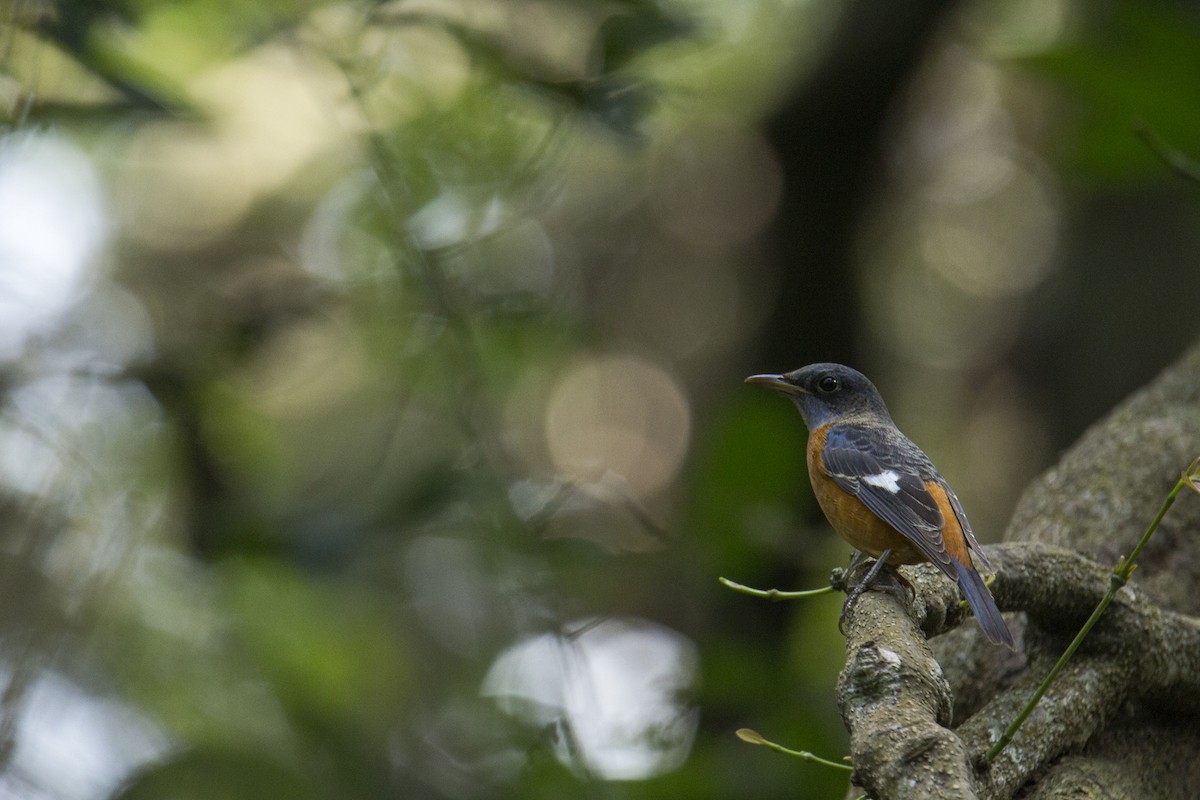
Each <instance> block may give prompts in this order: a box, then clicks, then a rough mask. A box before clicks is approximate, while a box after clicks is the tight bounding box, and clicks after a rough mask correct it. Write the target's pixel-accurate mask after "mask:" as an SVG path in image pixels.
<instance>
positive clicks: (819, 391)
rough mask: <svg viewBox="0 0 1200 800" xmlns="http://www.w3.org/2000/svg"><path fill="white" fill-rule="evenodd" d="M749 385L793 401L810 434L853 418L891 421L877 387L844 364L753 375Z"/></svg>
mask: <svg viewBox="0 0 1200 800" xmlns="http://www.w3.org/2000/svg"><path fill="white" fill-rule="evenodd" d="M746 383H758V384H761V385H763V386H769V387H771V388H772V389H775V390H776V391H779V392H782V393H783V394H786V395H787V396H788V397H790V398H792V401H793V402H794V403H795V404H796V407H797V408H799V409H800V416H802V417H804V424H805V425H806V426H807V427H808V429H809V430H810V431H813V430H816V429H817V428H819V427H821V426H822V425H824V424H826V423H828V422H837V421H839V420H843V419H849V418H852V417H860V418H861V417H882V418H883V419H884V420H887V421H890V420H891V415H890V414H888V410H887V406H885V405H884V404H883V398H882V397H880V396H879V390H878V389H876V388H875V384H873V383H871V381H869V380H868V379H867V376H866V375H863V374H862V373H861V372H859V371H858V370H856V369H851V368H850V367H847V366H843V365H842V364H809V365H808V366H807V367H801V368H800V369H798V370H794V371H792V372H785V373H783V374H782V375H751V376H750V377H749V378H746Z"/></svg>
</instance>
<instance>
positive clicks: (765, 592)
mask: <svg viewBox="0 0 1200 800" xmlns="http://www.w3.org/2000/svg"><path fill="white" fill-rule="evenodd" d="M717 580H718V581H720V582H721V585H722V586H725V587H727V588H730V589H733V590H734V591H735V592H741V593H742V594H748V595H750V596H751V597H761V598H763V599H764V600H770V601H771V602H773V603H777V602H779V601H780V600H799V599H801V598H804V597H816V596H817V595H819V594H829V593H830V592H832V591H833V587H832V586H825V587H822V588H820V589H807V590H805V591H803V592H781V591H779V590H778V589H752V588H750V587H749V586H743V585H742V584H740V583H734V582H733V581H731V580H729V579H728V578H717Z"/></svg>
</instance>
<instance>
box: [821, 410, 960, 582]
mask: <svg viewBox="0 0 1200 800" xmlns="http://www.w3.org/2000/svg"><path fill="white" fill-rule="evenodd" d="M821 461H822V464H823V466H824V467H825V471H826V472H827V473H828V474H829V476H830V477H831V478H833V479H834V481H836V482H837V484H838V485H839V486H840V487H842V488H843V489H845V490H846V491H847V492H849V493H850V494H852V495H854V496H855V497H857V498H858V499H859V500H861V501H862V503H863V505H865V506H866V507H867V508H868V509H870V511H871V513H873V514H875V516H877V517H879V518H880V519H882V520H883V521H884V522H886V523H888V524H889V525H891V526H892V527H893V528H895V529H896V530H897V531H899V532H900V533H901V534H903V535H904V536H905V537H906V538H907V539H908V540H909V541H911V542H912V543H913V544H915V545H916V546H917V548H919V549H920V551H921V552H922V553H924V554H925V556H926V557H927V558H928V559H929V560H930V561H932V562H933V563H934V564H935V565H937V567H938V569H940V570H941V571H942V572H944V573H946V574H947V575H948V576H950V577H951V578H956V577H957V576H956V573H955V568H954V565H953V563H952V559H951V557H950V554H949V553H948V552H946V545H945V542H944V541H943V539H942V529H943V528H944V527H945V525H946V520H945V518H944V517H943V516H942V512H941V511H940V510H939V509H938V504H937V501H936V500H934V498H933V495H932V494H930V492H929V489H928V488H926V486H925V482H926V481H927V480H937V481H938V482H939V483H942V485H943V486H944V481H942V480H941V476H940V475H938V473H937V470H936V469H934V467H933V464H932V463H931V462H930V461H929V457H928V456H926V455H925V453H923V452H922V451H921V449H920V448H919V447H917V446H916V445H915V444H913V443H912V442H910V441H909V440H908V439H906V438H904V437H903V436H898V437H897V436H887V435H885V433H884V432H882V431H881V430H880V429H878V428H874V427H868V426H864V425H856V424H846V423H844V424H835V425H832V426H831V427H830V428H829V430H828V433H827V434H826V438H825V447H824V449H823V450H822V453H821ZM945 488H946V494H947V496H948V497H951V498H954V495H953V493H952V492H951V491H950V490H949V487H945ZM951 503H952V505H953V507H954V510H955V514H956V515H957V516H958V517H959V521H960V522H961V523H962V524H963V530H964V531H969V530H970V529H969V528H967V526H966V515H965V514H962V513H961V506H960V505H959V504H958V499H957V498H954V499H953V500H951Z"/></svg>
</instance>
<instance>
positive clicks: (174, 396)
mask: <svg viewBox="0 0 1200 800" xmlns="http://www.w3.org/2000/svg"><path fill="white" fill-rule="evenodd" d="M1198 6H1200V4H1197V3H1184V2H1162V1H1161V0H1156V1H1155V2H1142V1H1141V0H1137V1H1135V0H1125V1H1124V2H1080V1H1079V0H1074V1H1072V0H1014V1H1013V2H1003V3H999V2H988V1H987V0H960V1H959V2H945V1H943V2H930V1H929V0H917V1H916V2H908V3H875V2H869V0H857V1H856V0H840V1H836V0H835V1H833V2H830V1H828V0H824V1H822V2H814V1H813V0H738V2H727V1H724V0H662V2H654V1H653V0H608V1H607V2H600V1H599V0H595V1H592V0H408V1H406V0H398V1H397V2H388V3H380V4H375V3H369V2H354V0H346V1H345V2H326V1H325V0H288V1H287V2H278V3H259V2H255V1H254V0H170V2H167V1H166V0H114V2H89V1H85V0H6V2H4V3H3V4H0V8H3V12H2V17H0V108H2V114H3V116H2V117H0V796H2V797H5V798H9V797H11V798H32V799H36V800H41V799H43V798H44V799H45V800H90V799H91V798H105V797H114V796H115V797H121V798H157V797H171V798H182V799H185V800H186V799H189V798H235V799H236V798H262V797H291V798H351V799H357V798H363V799H366V798H385V797H386V798H393V797H430V798H490V797H521V798H551V797H553V798H559V797H585V798H586V797H603V798H658V797H688V798H733V797H745V796H754V797H763V798H773V797H797V796H800V797H814V798H821V797H840V796H841V795H842V794H843V792H844V791H845V774H844V773H838V772H834V771H828V770H822V769H821V768H819V767H814V766H811V765H808V764H805V763H802V762H799V761H796V760H794V759H789V758H786V757H784V756H780V755H776V754H774V753H771V752H769V751H767V750H765V749H763V748H754V747H751V746H749V745H747V744H744V743H742V742H740V741H739V740H737V739H736V738H735V736H734V731H735V730H736V729H737V728H739V727H742V726H751V727H753V728H755V729H757V730H759V731H760V732H761V733H762V734H763V735H764V736H767V737H768V738H770V739H773V740H776V741H779V742H781V743H783V744H786V745H788V746H790V747H794V748H803V749H809V750H813V751H815V752H817V753H818V754H820V755H824V756H827V757H830V758H834V759H837V758H840V757H841V755H842V754H844V753H845V752H846V748H847V745H846V741H845V737H844V733H843V732H842V728H841V724H840V720H839V718H838V712H837V709H836V707H835V704H834V698H833V686H834V682H835V679H836V674H837V671H838V669H839V666H840V664H841V661H842V647H841V637H840V635H839V634H838V632H837V627H836V618H837V612H838V608H839V604H840V599H839V598H837V597H825V598H822V599H819V600H812V601H808V602H805V603H796V604H778V605H772V604H769V603H764V602H761V601H756V600H754V599H752V598H748V597H745V596H743V595H738V594H734V593H732V592H730V591H728V590H726V589H723V588H722V587H721V586H720V585H719V584H718V583H717V577H718V576H726V577H729V578H731V579H734V580H738V581H741V582H744V583H748V584H751V585H756V586H762V587H778V588H789V589H795V588H811V587H816V586H820V585H822V584H823V583H824V582H825V581H826V579H827V576H828V574H829V571H830V569H831V568H833V567H836V566H840V565H842V564H844V563H845V560H846V559H847V557H848V555H849V549H848V547H847V546H846V545H844V544H843V543H841V542H840V540H837V539H836V537H835V536H834V535H833V534H832V533H831V532H830V531H829V529H828V528H827V526H826V525H825V523H824V522H823V521H822V520H821V519H820V516H819V513H818V512H817V510H816V509H815V507H814V505H813V501H812V498H811V495H810V491H809V488H808V485H807V480H806V477H805V473H804V464H803V456H802V453H803V451H802V446H803V441H804V438H803V437H804V429H803V426H802V425H801V422H800V419H799V417H798V415H797V414H796V413H795V411H794V409H793V408H792V407H791V405H790V404H789V403H787V402H786V401H785V400H784V399H782V398H780V397H778V396H775V395H772V394H771V393H769V392H765V391H763V390H761V389H755V388H753V387H746V386H743V385H742V383H741V381H742V378H743V377H745V376H746V375H749V374H751V373H754V372H763V371H785V370H789V369H793V368H795V367H798V366H801V365H802V364H805V363H809V362H812V361H821V360H836V361H843V362H847V363H850V364H852V365H855V366H857V367H859V368H860V369H862V370H864V371H866V372H867V373H868V374H869V375H871V376H872V377H873V378H874V379H875V381H876V383H877V384H879V386H880V387H881V389H882V390H883V393H884V395H885V397H886V398H888V401H889V404H890V406H891V409H892V412H893V415H894V416H895V417H896V419H897V421H898V422H899V423H900V425H901V427H903V428H904V429H905V430H906V431H907V432H908V433H909V434H910V435H911V436H912V437H913V438H915V439H916V440H917V441H919V442H921V443H922V445H923V446H924V447H925V449H926V450H927V451H928V452H929V453H930V454H931V455H932V456H933V458H934V461H935V462H937V463H938V465H939V466H940V468H941V470H942V472H944V473H945V474H946V475H947V476H948V477H949V478H950V479H951V480H952V481H953V483H954V485H955V486H956V488H957V489H958V492H959V494H960V496H961V497H962V499H963V501H964V503H965V505H966V508H967V509H968V511H969V513H970V514H971V516H972V519H973V520H974V525H975V528H976V531H977V533H978V534H979V536H980V538H981V539H982V540H985V541H992V540H995V539H997V538H998V537H999V536H1000V535H1001V533H1002V531H1003V528H1004V525H1005V522H1006V520H1007V517H1008V515H1009V513H1010V511H1011V508H1012V506H1013V503H1014V502H1015V499H1016V497H1017V495H1018V493H1019V491H1020V489H1021V488H1022V486H1023V485H1024V484H1025V483H1026V482H1027V481H1028V480H1030V479H1031V478H1032V477H1033V476H1034V475H1036V474H1037V473H1038V472H1039V471H1040V470H1041V469H1043V468H1044V467H1046V466H1047V465H1048V464H1050V463H1052V462H1053V460H1054V459H1055V457H1056V454H1057V453H1058V452H1059V451H1060V450H1061V449H1062V448H1064V447H1066V446H1067V445H1069V444H1070V443H1071V441H1072V440H1073V439H1074V438H1075V437H1076V436H1077V435H1078V434H1079V433H1080V432H1081V431H1082V430H1083V429H1084V428H1085V427H1086V426H1087V425H1088V424H1089V423H1090V422H1092V421H1093V420H1095V419H1096V418H1097V417H1098V416H1099V415H1101V414H1103V413H1104V412H1105V411H1106V410H1107V409H1109V408H1110V407H1111V406H1112V405H1113V404H1114V403H1116V402H1118V401H1119V400H1120V399H1121V398H1123V397H1124V396H1125V395H1127V394H1128V393H1129V392H1131V391H1133V390H1135V389H1136V388H1137V387H1138V386H1139V385H1141V384H1142V383H1143V382H1144V381H1146V380H1147V379H1148V378H1149V377H1151V376H1152V375H1153V374H1155V373H1156V372H1157V371H1158V370H1159V369H1161V368H1162V367H1163V366H1164V365H1165V364H1166V363H1168V362H1169V361H1170V360H1171V359H1173V358H1174V357H1175V356H1176V355H1177V354H1178V353H1179V352H1180V351H1181V350H1182V349H1183V348H1184V347H1185V346H1186V345H1187V344H1188V343H1189V342H1190V341H1191V339H1192V338H1193V337H1194V336H1195V334H1196V332H1197V331H1196V329H1197V321H1198V319H1197V318H1198V314H1197V309H1198V308H1200V280H1198V276H1197V265H1198V263H1200V262H1198V256H1200V219H1198V214H1197V212H1198V211H1200V203H1198V198H1200V182H1198V180H1197V177H1196V175H1194V174H1193V175H1191V176H1189V175H1188V174H1187V173H1189V172H1197V171H1198V170H1197V169H1196V167H1195V162H1194V161H1192V159H1194V158H1200V79H1198V77H1200V8H1198ZM1182 466H1183V465H1181V467H1182Z"/></svg>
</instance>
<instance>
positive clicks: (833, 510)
mask: <svg viewBox="0 0 1200 800" xmlns="http://www.w3.org/2000/svg"><path fill="white" fill-rule="evenodd" d="M823 438H824V437H822V439H823ZM822 444H823V442H822ZM819 452H820V448H816V447H813V448H810V449H809V451H808V475H809V478H810V480H811V481H812V487H813V494H814V495H816V498H817V505H819V506H820V507H821V511H823V512H825V518H826V519H828V520H829V524H830V525H832V526H833V529H834V530H835V531H837V534H838V535H839V536H841V537H842V538H843V539H845V540H846V541H847V542H849V543H850V546H851V547H853V548H855V549H856V550H861V551H862V552H864V553H866V554H867V555H869V556H873V557H878V556H879V554H880V553H882V552H883V551H884V550H888V549H890V550H891V551H892V555H891V556H890V557H889V558H888V563H889V564H918V563H920V562H922V561H927V560H928V559H926V558H925V556H924V554H922V553H921V551H920V550H918V549H917V548H916V546H915V545H913V543H912V542H910V541H909V540H908V538H907V537H906V536H904V534H902V533H900V532H899V531H898V530H896V529H895V528H893V527H892V526H891V525H889V524H888V523H886V522H884V521H883V520H882V519H880V518H879V517H877V516H875V514H874V513H872V511H871V510H870V509H869V508H867V507H866V506H865V505H863V502H862V501H861V500H859V499H858V498H857V497H855V496H854V495H852V494H849V493H847V492H845V491H844V490H843V489H842V488H841V487H840V486H838V485H837V482H835V481H834V480H833V478H831V477H829V476H828V475H826V474H825V471H824V469H822V467H821V465H820V464H819V463H818V462H817V456H816V454H817V453H819Z"/></svg>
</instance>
